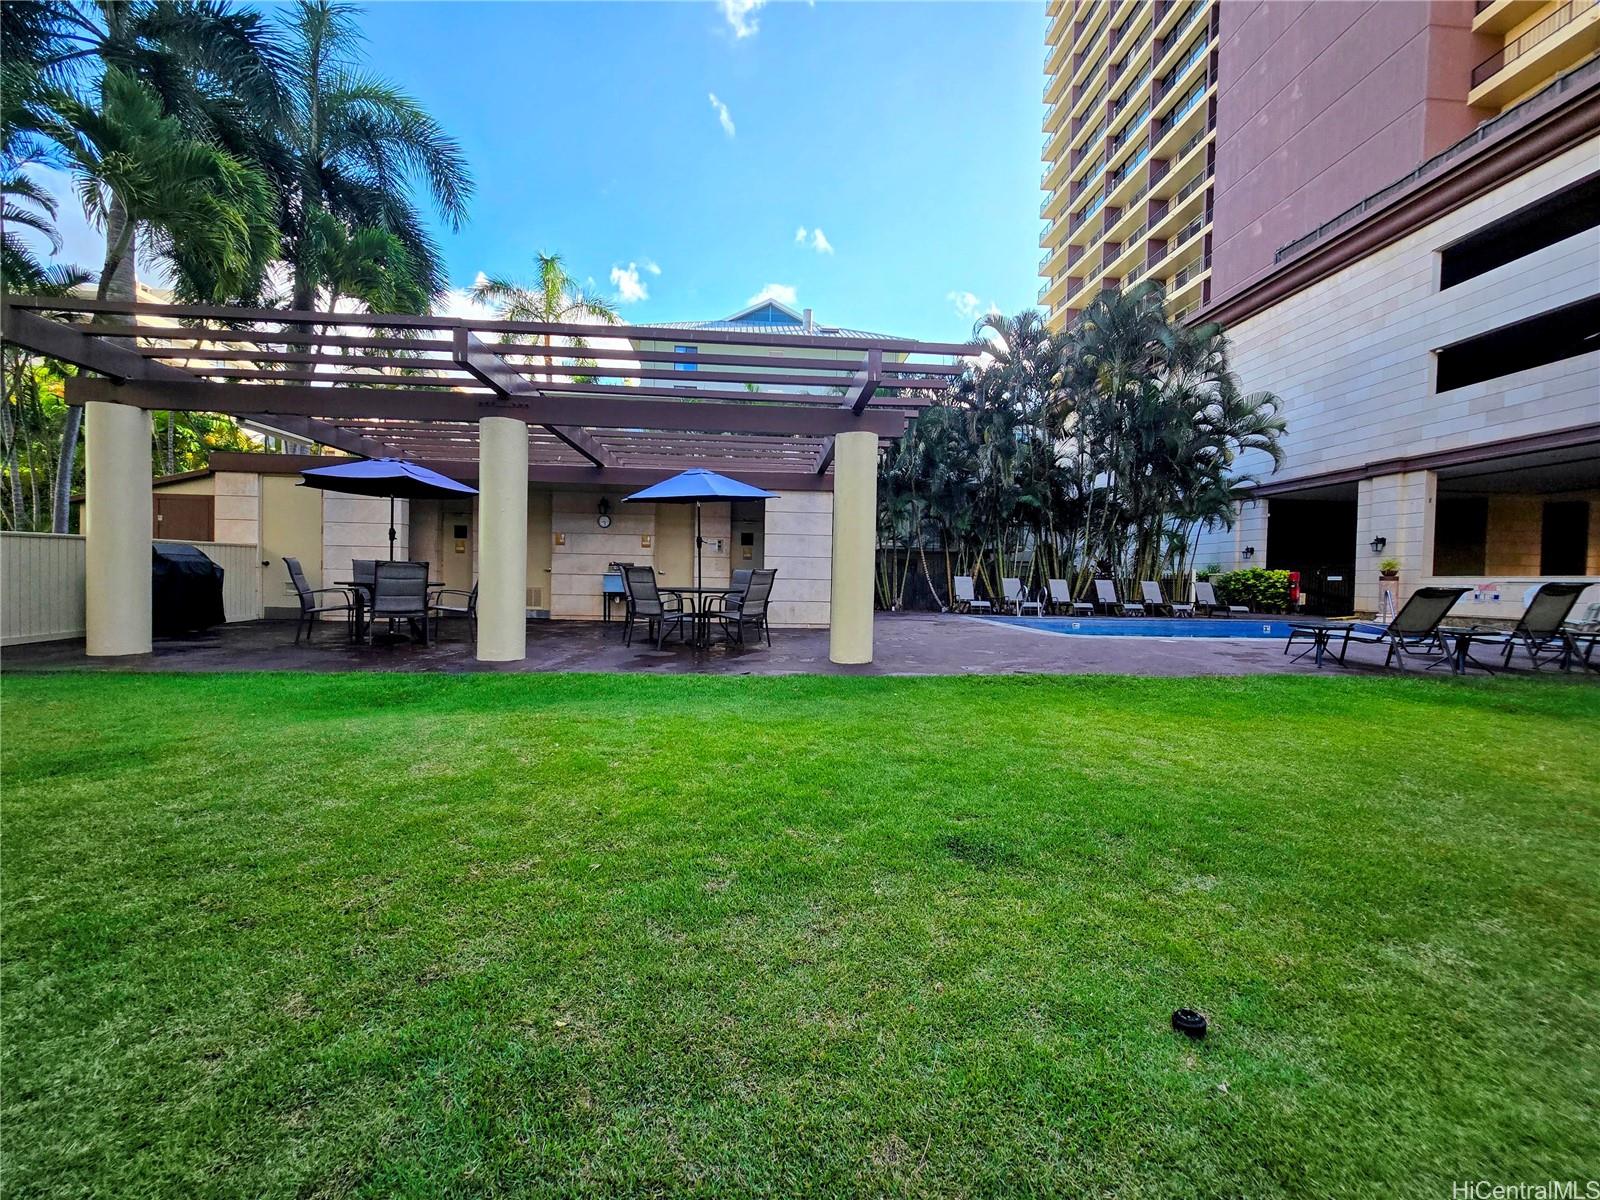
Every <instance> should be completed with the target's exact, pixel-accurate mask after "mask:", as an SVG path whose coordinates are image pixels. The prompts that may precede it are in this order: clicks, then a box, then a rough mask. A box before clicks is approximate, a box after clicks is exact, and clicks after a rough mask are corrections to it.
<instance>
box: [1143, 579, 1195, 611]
mask: <svg viewBox="0 0 1600 1200" xmlns="http://www.w3.org/2000/svg"><path fill="white" fill-rule="evenodd" d="M1139 590H1140V591H1141V592H1143V593H1144V606H1145V608H1146V609H1147V610H1149V609H1153V610H1154V611H1156V612H1160V611H1161V610H1162V609H1166V610H1167V612H1168V613H1170V614H1171V615H1172V616H1174V617H1192V616H1194V605H1192V604H1178V603H1171V602H1168V600H1167V598H1166V597H1165V596H1163V595H1162V594H1161V585H1160V584H1159V583H1157V582H1156V581H1155V580H1153V579H1146V580H1143V581H1141V582H1140V584H1139Z"/></svg>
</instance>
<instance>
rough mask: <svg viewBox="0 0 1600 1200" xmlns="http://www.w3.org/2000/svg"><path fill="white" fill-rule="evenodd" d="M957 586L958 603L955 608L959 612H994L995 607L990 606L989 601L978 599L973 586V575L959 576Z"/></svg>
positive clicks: (956, 581)
mask: <svg viewBox="0 0 1600 1200" xmlns="http://www.w3.org/2000/svg"><path fill="white" fill-rule="evenodd" d="M955 585H956V602H955V605H954V607H955V610H956V611H957V612H993V611H994V605H992V604H990V603H989V602H988V601H987V600H979V599H978V593H977V591H976V590H975V589H974V588H973V586H972V576H971V575H957V576H956V580H955Z"/></svg>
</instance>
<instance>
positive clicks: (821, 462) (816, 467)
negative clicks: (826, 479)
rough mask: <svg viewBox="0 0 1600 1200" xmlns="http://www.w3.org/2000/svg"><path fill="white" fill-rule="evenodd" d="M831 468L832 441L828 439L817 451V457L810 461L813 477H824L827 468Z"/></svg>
mask: <svg viewBox="0 0 1600 1200" xmlns="http://www.w3.org/2000/svg"><path fill="white" fill-rule="evenodd" d="M831 466H833V439H832V438H829V439H828V440H827V441H825V442H823V443H822V448H821V449H819V450H818V451H817V456H816V458H814V459H813V460H812V461H811V473H812V474H813V475H826V474H827V473H828V468H829V467H831Z"/></svg>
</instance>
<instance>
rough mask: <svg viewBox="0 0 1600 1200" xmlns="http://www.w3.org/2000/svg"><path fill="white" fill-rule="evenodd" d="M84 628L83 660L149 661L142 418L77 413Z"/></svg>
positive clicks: (146, 418) (118, 411)
mask: <svg viewBox="0 0 1600 1200" xmlns="http://www.w3.org/2000/svg"><path fill="white" fill-rule="evenodd" d="M84 439H85V440H84V455H85V462H84V466H85V472H86V475H87V478H86V481H85V487H84V511H83V532H84V558H85V572H84V628H85V633H86V638H85V640H86V647H85V649H86V650H87V652H88V653H89V654H91V655H95V656H105V655H116V654H149V653H150V523H151V514H152V501H151V498H150V496H151V493H150V414H149V413H148V412H147V411H145V410H144V409H142V408H133V407H131V406H130V405H126V404H101V403H98V402H96V403H91V404H86V405H84Z"/></svg>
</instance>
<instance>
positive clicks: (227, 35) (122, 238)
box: [0, 0, 282, 531]
mask: <svg viewBox="0 0 1600 1200" xmlns="http://www.w3.org/2000/svg"><path fill="white" fill-rule="evenodd" d="M0 13H3V15H0V19H3V20H4V23H5V24H4V29H3V30H0V33H3V34H4V36H5V38H6V49H7V54H8V56H12V57H13V58H15V57H16V56H18V54H19V53H20V55H21V56H22V58H23V60H24V65H23V66H22V67H21V68H19V70H20V71H21V73H22V75H23V77H24V78H27V79H30V80H32V84H30V89H32V90H30V92H29V94H28V99H29V102H30V103H29V105H27V106H25V108H26V110H27V116H26V117H24V118H22V119H18V118H17V116H16V115H15V114H14V113H13V112H12V111H11V109H10V108H9V107H8V108H7V112H6V118H7V130H6V133H7V140H8V145H9V143H10V139H11V137H12V135H13V130H14V129H15V128H26V127H27V126H29V125H30V124H31V125H53V126H54V135H53V136H55V137H57V139H58V140H61V141H63V142H64V143H65V145H66V147H67V150H68V154H69V157H70V159H71V161H72V165H73V166H74V167H75V168H76V170H77V172H78V174H79V177H80V191H81V192H83V194H84V196H85V199H86V201H88V203H89V206H90V209H91V211H92V213H93V214H95V215H97V216H98V217H99V218H100V220H101V222H102V224H103V227H104V229H105V233H106V263H105V267H104V268H103V269H102V270H101V272H100V287H99V295H100V296H101V297H102V298H106V299H114V300H132V299H134V298H135V296H136V294H137V281H136V278H135V262H136V255H135V253H133V250H134V246H135V242H136V239H137V236H138V234H139V232H140V230H139V222H140V221H141V220H147V219H149V217H148V216H146V215H143V214H136V213H132V212H130V211H129V209H128V207H127V202H128V199H129V196H130V194H131V191H132V188H133V185H134V182H135V180H134V177H135V176H136V175H137V173H138V172H139V171H140V170H141V169H142V170H144V171H146V172H153V171H155V170H156V169H158V168H157V165H156V164H157V163H158V162H159V163H160V164H162V165H163V166H165V165H181V166H182V167H183V169H184V171H185V174H184V176H182V177H183V178H186V179H188V180H190V181H191V182H193V181H194V180H197V179H207V178H212V179H215V178H219V177H221V176H227V177H228V179H229V182H230V185H231V187H232V194H230V195H228V196H225V197H223V198H222V200H221V203H220V205H219V206H217V207H219V208H227V209H231V210H232V212H231V215H232V217H233V218H234V219H233V220H231V221H227V220H225V221H222V222H221V223H220V224H208V225H205V226H203V227H199V228H194V229H191V228H190V227H189V226H187V225H186V224H185V223H183V222H182V221H181V220H178V221H173V222H169V223H165V224H161V225H157V226H155V227H153V228H154V229H155V230H156V236H157V243H156V244H155V245H154V246H153V247H152V248H153V249H154V250H156V251H157V252H158V253H165V254H167V255H168V256H169V257H170V258H171V259H172V260H173V265H174V267H175V269H176V270H177V272H178V276H179V281H180V283H184V284H185V285H186V289H185V290H187V291H190V292H192V293H195V294H207V295H209V296H211V297H212V298H221V297H220V296H219V295H218V292H219V291H220V290H221V289H222V288H223V286H224V285H225V284H232V283H235V282H238V281H239V280H240V279H241V278H242V277H243V275H248V274H250V273H252V272H253V273H254V274H255V275H256V276H257V277H259V273H260V267H261V266H263V265H264V264H265V261H266V258H267V257H268V256H267V255H263V254H262V253H260V250H261V248H262V246H263V245H264V244H265V243H264V242H262V241H261V240H260V239H258V238H255V237H254V233H255V232H257V231H256V230H255V229H254V225H255V221H254V214H253V212H251V211H250V210H253V209H254V207H255V201H256V199H257V198H258V196H259V194H260V193H259V190H258V189H257V188H256V186H255V184H254V183H253V182H252V181H248V180H246V179H245V178H244V176H245V173H246V172H247V171H248V168H246V167H244V166H243V164H242V162H241V161H240V159H241V157H243V158H244V159H259V158H260V157H261V156H262V155H263V154H264V153H265V150H266V148H267V147H266V143H265V141H264V134H263V131H265V130H268V129H270V128H272V126H273V125H274V124H275V123H276V121H277V119H278V115H279V113H280V111H281V108H280V100H281V90H280V87H279V84H278V72H279V70H280V69H281V66H282V58H281V55H280V53H279V51H278V48H277V46H276V43H275V42H274V40H273V39H272V37H271V36H270V34H269V32H268V30H267V28H266V26H265V24H264V23H263V21H262V18H261V16H260V14H258V13H255V12H251V11H249V10H245V9H240V8H236V7H234V6H232V5H230V4H228V3H226V2H225V0H39V2H38V3H29V4H6V5H3V6H0ZM18 35H20V36H18ZM80 91H81V92H82V93H83V94H79V92H80ZM85 96H93V97H95V99H94V100H88V99H86V98H85ZM151 98H153V100H154V106H155V107H154V117H156V118H160V117H166V118H171V119H172V120H173V121H174V122H175V123H176V124H175V126H164V127H161V130H160V136H159V137H153V136H151V135H154V134H156V132H157V130H156V128H155V126H154V125H153V122H152V114H151V112H150V108H149V101H150V99H151ZM89 114H92V115H93V116H94V117H95V119H96V121H97V122H98V124H97V127H96V129H95V131H94V132H93V133H90V132H89V131H84V132H83V136H79V135H78V134H75V133H74V132H73V131H72V130H71V128H70V126H71V120H72V119H73V118H74V117H77V116H84V115H89ZM125 121H126V122H134V123H133V124H126V123H125ZM119 125H121V126H122V128H120V129H119V128H117V127H118V126H119ZM135 134H141V135H142V136H135ZM162 138H173V139H174V144H173V145H170V146H169V145H163V144H162V140H161V139H162ZM113 146H118V147H120V150H119V152H125V151H130V150H133V149H138V150H140V151H141V152H144V151H149V152H152V153H154V154H156V155H158V157H157V158H156V159H152V160H151V161H150V162H145V163H139V162H131V161H129V162H120V163H119V162H117V161H116V160H115V159H113V160H111V161H110V162H108V161H107V159H106V155H105V151H107V150H108V149H110V148H111V147H113ZM202 147H206V148H214V149H218V150H220V152H221V153H222V154H223V155H224V156H225V157H223V158H218V159H214V160H212V161H210V162H209V163H204V162H202V161H201V159H203V158H204V153H203V151H202V149H201V148H202ZM113 168H115V172H114V173H115V174H117V176H118V180H119V186H110V183H109V181H107V180H102V181H100V182H91V181H92V180H93V179H94V171H95V170H103V171H105V172H107V173H111V172H112V171H113ZM143 190H144V192H145V193H146V195H147V196H148V195H149V194H150V193H153V192H156V191H159V190H161V185H160V183H159V181H155V180H149V181H147V184H146V185H145V187H144V189H143ZM172 191H173V189H171V188H168V189H166V193H167V196H166V198H167V199H169V200H172V199H175V197H173V195H172ZM245 192H249V193H251V195H250V196H249V197H246V196H245V195H244V193H245ZM184 204H187V205H189V206H190V207H191V208H193V207H204V206H203V205H201V204H200V203H199V202H197V201H195V200H192V199H191V200H188V201H184V202H182V203H180V204H178V205H175V206H174V207H175V208H181V207H183V205H184ZM214 215H221V214H220V213H218V214H214ZM246 229H249V230H250V233H249V235H248V236H250V237H251V241H250V242H249V244H242V243H241V244H238V245H235V246H230V247H223V246H222V245H221V244H220V243H221V242H223V241H226V240H228V239H230V238H233V237H236V236H240V235H241V233H243V232H244V231H245V230H246ZM243 264H250V269H249V270H247V271H244V272H242V273H241V271H240V270H239V268H240V267H241V265H243ZM218 268H220V269H218ZM214 270H215V271H216V273H215V274H212V272H213V271H214ZM191 271H192V272H194V273H195V275H196V276H197V278H195V279H193V280H189V279H188V278H187V273H188V272H191ZM247 283H248V286H247V287H246V288H245V289H243V290H248V291H254V290H256V287H257V285H258V280H257V279H249V280H247ZM191 284H192V286H189V285H191ZM94 321H95V323H96V324H100V325H113V324H118V323H120V321H119V319H118V318H116V317H110V316H106V315H104V314H99V315H97V316H96V317H95V318H94ZM81 420H82V411H81V410H80V409H76V408H73V409H69V410H68V411H67V415H66V421H65V424H64V427H63V430H62V440H61V447H60V454H59V460H58V464H57V471H56V476H55V481H54V486H55V500H54V505H53V508H54V527H55V528H56V530H57V531H65V529H66V528H67V520H68V497H69V496H70V494H71V489H72V478H73V466H74V463H75V461H76V458H77V447H78V435H79V429H80V424H81Z"/></svg>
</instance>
